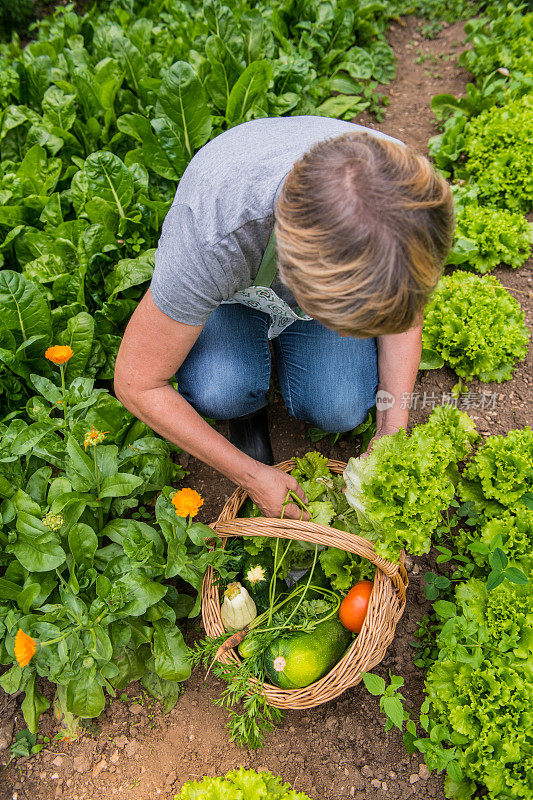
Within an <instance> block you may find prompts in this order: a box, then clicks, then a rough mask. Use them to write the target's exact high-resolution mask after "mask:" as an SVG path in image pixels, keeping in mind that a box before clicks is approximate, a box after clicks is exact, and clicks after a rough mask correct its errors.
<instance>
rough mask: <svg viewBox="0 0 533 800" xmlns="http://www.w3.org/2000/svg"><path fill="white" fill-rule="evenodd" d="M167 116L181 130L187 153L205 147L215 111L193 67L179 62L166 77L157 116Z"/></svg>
mask: <svg viewBox="0 0 533 800" xmlns="http://www.w3.org/2000/svg"><path fill="white" fill-rule="evenodd" d="M163 115H164V116H165V117H168V119H169V120H170V121H171V122H172V123H173V124H174V126H175V127H176V129H177V130H178V131H179V134H180V137H181V139H182V142H183V146H184V147H185V149H186V151H187V153H188V154H189V156H190V157H191V158H192V156H193V155H194V151H195V150H197V149H198V148H199V147H202V145H204V144H205V143H206V142H207V140H208V139H209V136H210V134H211V111H210V109H209V106H208V104H207V100H206V96H205V92H204V90H203V88H202V84H201V83H200V81H199V80H198V78H197V77H196V75H195V74H194V71H193V69H192V67H191V65H190V64H188V63H187V62H186V61H177V62H176V63H175V64H173V65H172V66H171V67H170V69H168V70H167V71H166V72H165V74H164V75H163V82H162V83H161V88H160V89H159V92H158V97H157V105H156V116H158V117H159V116H163Z"/></svg>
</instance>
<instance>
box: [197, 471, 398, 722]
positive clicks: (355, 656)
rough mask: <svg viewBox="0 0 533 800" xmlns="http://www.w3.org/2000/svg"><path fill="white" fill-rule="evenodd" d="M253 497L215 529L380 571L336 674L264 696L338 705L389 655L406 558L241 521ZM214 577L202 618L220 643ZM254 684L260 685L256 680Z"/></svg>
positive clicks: (321, 528) (319, 529) (329, 531)
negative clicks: (331, 554)
mask: <svg viewBox="0 0 533 800" xmlns="http://www.w3.org/2000/svg"><path fill="white" fill-rule="evenodd" d="M294 467H295V462H294V461H292V460H291V461H284V462H283V463H282V464H277V468H278V469H281V470H283V471H284V472H290V470H291V469H294ZM328 467H329V469H330V470H331V471H332V472H337V473H338V472H343V471H344V469H345V467H346V464H343V463H342V462H341V461H328ZM247 496H248V495H247V494H246V492H245V491H244V489H237V490H236V491H235V492H234V493H233V494H232V496H231V497H230V498H229V500H228V501H227V503H226V504H225V506H224V508H223V509H222V513H221V514H220V516H219V518H218V520H217V521H216V522H215V523H213V525H212V526H211V527H212V528H213V529H214V530H216V531H217V533H219V534H220V535H221V536H222V537H223V538H224V539H225V538H226V537H228V536H270V537H272V538H282V539H296V540H302V541H306V542H312V543H313V544H323V545H326V546H327V547H330V546H331V547H338V548H340V549H341V550H346V551H347V552H350V553H356V554H357V555H359V556H362V557H363V558H367V559H368V560H369V561H371V562H372V563H373V564H375V565H376V568H377V569H376V576H375V578H374V589H373V591H372V595H371V597H370V604H369V607H368V612H367V615H366V618H365V621H364V623H363V628H362V630H361V633H360V634H359V635H358V636H357V638H356V639H355V640H354V642H353V644H352V645H351V647H350V649H349V650H347V652H346V653H345V654H344V656H343V657H342V659H341V660H340V661H339V662H338V663H337V664H336V665H335V666H334V667H333V669H332V670H331V671H330V672H328V674H327V675H325V676H324V677H323V678H321V679H320V680H319V681H316V682H315V683H312V684H311V685H310V686H306V687H304V688H303V689H280V688H279V687H277V686H272V685H271V684H268V683H264V684H263V687H262V691H263V693H264V694H265V695H266V697H267V699H268V702H269V703H270V704H271V705H273V706H276V707H277V708H292V709H304V708H313V707H314V706H318V705H320V704H321V703H327V702H328V701H329V700H333V699H334V698H335V697H338V696H339V695H340V694H342V692H344V691H345V690H346V689H348V688H350V687H351V686H356V684H358V683H359V682H360V681H361V673H362V672H368V671H369V670H371V669H372V667H375V666H376V664H379V663H380V661H382V659H383V657H384V656H385V652H386V650H387V647H388V646H389V644H390V643H391V641H392V639H393V638H394V631H395V629H396V625H397V624H398V620H399V619H400V618H401V616H402V614H403V611H404V608H405V590H406V588H407V585H408V580H407V573H406V571H405V567H404V565H403V555H402V558H401V559H400V563H399V564H392V563H391V562H390V561H386V560H385V559H384V558H380V557H379V556H378V555H376V552H375V550H374V547H373V545H372V544H371V543H370V542H369V541H367V539H363V538H361V537H360V536H353V535H351V534H349V533H345V532H344V531H338V530H335V529H334V528H329V527H326V526H325V525H317V524H315V523H314V522H300V521H297V520H288V519H286V520H281V519H267V518H265V517H254V518H251V519H244V518H243V519H236V515H237V512H238V511H239V509H240V507H241V506H242V504H243V503H244V501H245V500H246V498H247ZM213 578H214V573H213V570H212V568H211V567H209V568H208V570H207V572H206V574H205V577H204V583H203V591H202V618H203V623H204V627H205V630H206V633H207V635H208V636H210V637H212V638H216V637H218V636H221V635H222V634H223V633H224V626H223V624H222V620H221V618H220V597H219V592H218V587H217V585H216V583H215V582H214V581H213ZM239 661H240V658H239V656H238V655H237V653H236V651H235V650H228V651H227V652H226V653H224V654H223V655H222V656H221V658H220V662H221V663H223V664H224V663H226V664H228V663H231V662H239ZM251 682H252V683H253V684H255V685H257V681H256V680H255V679H252V681H251Z"/></svg>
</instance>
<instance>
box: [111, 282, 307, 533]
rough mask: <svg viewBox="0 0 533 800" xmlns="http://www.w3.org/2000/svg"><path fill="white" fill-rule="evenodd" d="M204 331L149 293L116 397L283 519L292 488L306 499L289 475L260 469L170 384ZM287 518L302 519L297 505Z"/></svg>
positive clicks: (121, 359) (131, 330) (119, 366)
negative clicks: (169, 314) (170, 311)
mask: <svg viewBox="0 0 533 800" xmlns="http://www.w3.org/2000/svg"><path fill="white" fill-rule="evenodd" d="M201 331H202V326H194V325H184V324H183V323H181V322H176V320H173V319H171V318H170V317H167V316H166V314H163V312H162V311H160V309H159V308H158V307H157V306H156V304H155V303H154V301H153V298H152V295H151V293H150V291H149V290H148V292H147V293H146V294H145V296H144V297H143V299H142V300H141V302H140V303H139V305H138V307H137V308H136V310H135V312H134V314H133V316H132V318H131V320H130V322H129V324H128V327H127V328H126V332H125V334H124V338H123V340H122V344H121V346H120V350H119V353H118V357H117V363H116V367H115V392H116V395H117V397H118V399H119V400H120V402H121V403H122V404H123V405H124V406H126V408H127V409H129V410H130V411H131V412H132V413H133V414H135V416H136V417H138V418H139V419H141V420H142V421H143V422H145V423H146V424H147V425H149V426H150V428H152V430H154V431H156V432H157V433H159V434H160V435H161V436H164V437H165V438H166V439H168V440H169V441H171V442H173V443H174V444H176V445H178V446H179V447H182V448H183V449H184V450H186V451H187V452H188V453H191V455H193V456H195V457H196V458H199V459H200V460H201V461H204V462H205V463H206V464H209V465H210V466H211V467H213V468H214V469H216V470H218V471H219V472H221V473H222V474H223V475H226V477H228V478H230V480H232V481H234V483H236V484H238V485H239V486H243V487H244V488H245V489H246V490H247V491H248V492H249V494H250V495H251V497H252V498H253V499H254V500H255V502H256V503H257V504H258V505H259V507H260V508H261V510H262V511H263V513H265V514H266V516H272V517H279V516H280V514H281V511H282V503H283V501H284V499H285V497H286V495H287V491H288V489H292V490H293V491H295V492H296V493H297V494H298V495H299V496H300V497H302V499H305V495H304V493H303V490H302V488H301V487H300V486H299V484H298V483H297V482H296V481H295V480H294V478H292V477H291V476H290V475H286V474H285V473H282V472H280V471H279V470H276V469H274V468H272V467H268V466H266V465H264V464H260V463H259V462H257V461H255V460H254V459H253V458H250V456H247V455H246V454H245V453H242V452H241V451H240V450H238V449H237V448H236V447H234V446H233V445H232V444H230V442H229V441H228V440H227V439H226V438H225V437H224V436H222V435H221V434H220V433H218V432H217V431H215V430H214V428H212V427H211V425H209V424H208V423H207V422H206V421H205V420H204V419H202V417H201V416H200V415H199V414H198V413H197V412H196V411H195V410H194V409H193V407H192V406H191V405H190V404H189V403H188V402H187V401H186V400H185V399H184V398H183V397H182V396H181V395H180V394H179V392H176V391H175V389H174V388H173V387H172V386H171V385H170V384H169V379H170V378H172V376H173V375H174V374H175V373H176V371H177V369H178V368H179V367H180V366H181V364H182V363H183V361H184V360H185V358H186V356H187V354H188V353H189V351H190V349H191V348H192V346H193V345H194V343H195V341H196V340H197V338H198V336H199V335H200V333H201ZM285 516H288V517H291V518H297V517H299V516H300V513H299V511H298V509H297V508H296V506H295V505H292V506H291V505H288V506H287V509H286V512H285Z"/></svg>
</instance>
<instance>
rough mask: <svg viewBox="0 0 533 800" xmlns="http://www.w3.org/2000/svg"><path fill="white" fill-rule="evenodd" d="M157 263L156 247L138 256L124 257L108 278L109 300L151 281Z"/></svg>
mask: <svg viewBox="0 0 533 800" xmlns="http://www.w3.org/2000/svg"><path fill="white" fill-rule="evenodd" d="M154 264H155V249H154V250H147V251H146V252H145V253H141V255H140V256H137V258H123V259H122V260H121V261H119V262H118V264H117V265H116V267H115V268H114V270H113V272H111V273H110V274H109V275H108V277H107V280H106V291H107V292H108V296H109V300H111V299H112V298H113V297H114V296H115V295H117V294H119V292H124V291H125V290H126V289H129V288H130V287H132V286H139V284H142V283H145V282H146V281H149V280H150V278H151V277H152V273H153V271H154Z"/></svg>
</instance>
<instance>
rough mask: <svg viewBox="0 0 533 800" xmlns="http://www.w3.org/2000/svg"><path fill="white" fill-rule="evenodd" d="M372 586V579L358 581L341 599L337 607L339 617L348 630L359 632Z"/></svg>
mask: <svg viewBox="0 0 533 800" xmlns="http://www.w3.org/2000/svg"><path fill="white" fill-rule="evenodd" d="M373 588H374V584H373V583H372V581H359V583H356V584H355V586H352V588H351V589H350V591H349V592H348V594H347V595H346V597H345V598H344V600H343V601H342V603H341V605H340V608H339V619H340V621H341V622H342V624H343V625H344V627H345V628H347V629H348V630H349V631H352V632H353V633H360V632H361V628H362V627H363V622H364V621H365V617H366V612H367V611H368V604H369V602H370V595H371V594H372V589H373Z"/></svg>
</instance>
